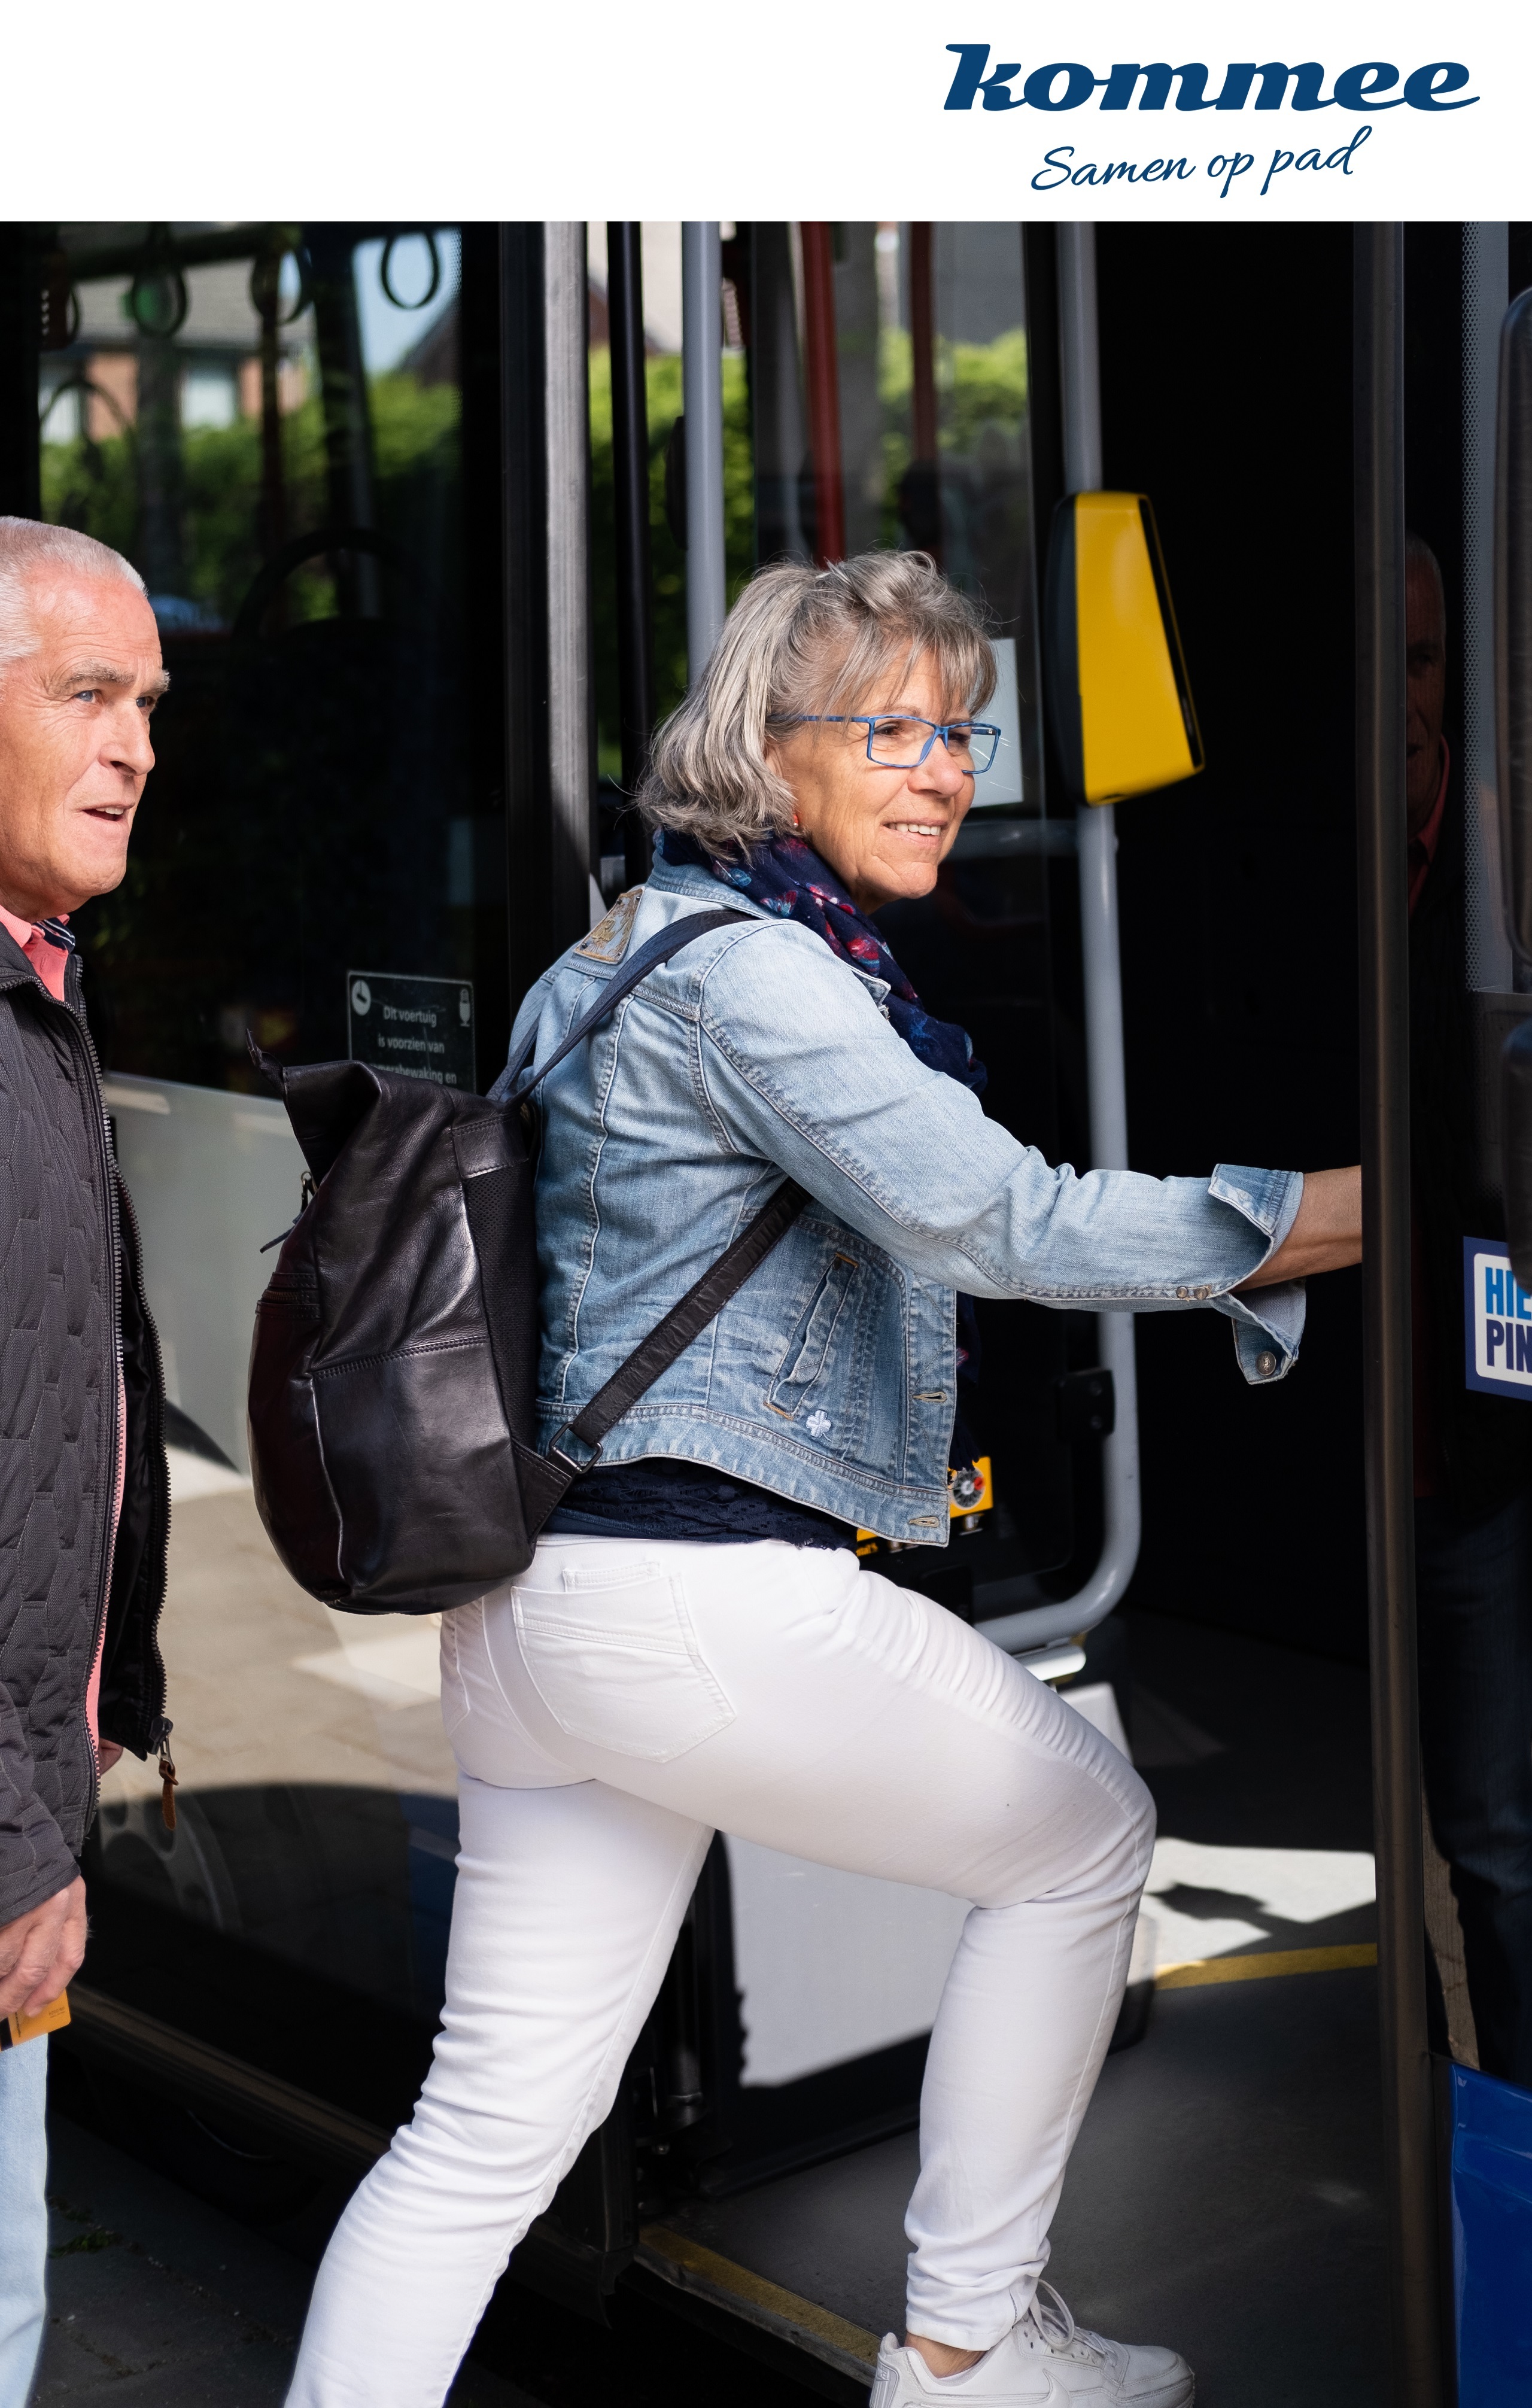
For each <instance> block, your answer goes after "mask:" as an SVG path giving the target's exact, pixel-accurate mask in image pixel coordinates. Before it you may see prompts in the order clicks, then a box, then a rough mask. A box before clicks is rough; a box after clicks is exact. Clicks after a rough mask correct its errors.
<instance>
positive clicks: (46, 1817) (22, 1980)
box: [0, 518, 174, 2408]
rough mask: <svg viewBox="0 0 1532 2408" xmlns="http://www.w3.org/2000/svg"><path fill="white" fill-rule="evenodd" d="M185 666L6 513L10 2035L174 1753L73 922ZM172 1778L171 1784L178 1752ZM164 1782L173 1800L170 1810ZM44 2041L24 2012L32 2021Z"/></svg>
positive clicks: (13, 2104) (2, 1147) (2, 1489)
mask: <svg viewBox="0 0 1532 2408" xmlns="http://www.w3.org/2000/svg"><path fill="white" fill-rule="evenodd" d="M166 682H167V681H166V679H165V671H164V668H163V667H161V663H160V641H159V633H158V630H157V628H156V626H155V624H154V613H153V611H152V610H151V609H150V607H149V604H148V602H147V601H146V599H145V597H144V589H143V584H142V581H141V580H140V578H139V577H138V574H137V572H136V570H135V569H134V568H132V567H131V566H129V564H128V563H127V562H126V561H125V560H123V559H122V558H121V557H120V555H119V554H118V553H117V552H108V551H107V547H106V546H105V544H100V543H95V542H93V540H92V538H90V537H89V536H83V535H77V534H74V533H73V532H71V531H70V530H69V529H67V528H64V527H50V526H40V525H36V524H35V523H33V522H32V521H31V520H28V519H13V518H0V2022H3V2021H5V2020H6V2019H7V2018H9V2019H12V2020H11V2021H10V2023H9V2030H10V2031H12V2032H17V2031H18V2027H19V2025H20V2019H21V2018H22V2017H25V2016H28V2015H35V2014H38V2013H39V2012H40V2011H41V2010H42V2009H43V2008H44V2007H45V2006H47V2005H48V2004H49V2003H50V2001H51V2000H54V1999H56V1998H57V1997H58V1995H59V1992H60V1991H61V1990H62V1989H63V1988H64V1985H65V1984H66V1983H67V1982H68V1981H69V1979H70V1977H71V1975H72V1974H73V1973H74V1971H75V1970H76V1968H77V1967H78V1966H79V1962H80V1959H81V1957H82V1956H83V1954H84V1950H85V1885H84V1883H83V1881H82V1880H81V1878H80V1872H79V1852H80V1849H81V1847H82V1846H83V1844H84V1841H85V1835H86V1832H87V1831H88V1830H89V1829H90V1827H91V1823H92V1821H93V1817H94V1814H95V1809H96V1798H97V1784H98V1778H99V1775H100V1772H101V1771H102V1770H104V1769H105V1768H106V1766H107V1764H108V1763H110V1762H113V1761H115V1759H116V1757H117V1756H119V1755H121V1753H122V1749H123V1748H124V1747H128V1748H131V1749H132V1750H133V1752H134V1754H135V1755H136V1756H147V1755H149V1754H150V1752H151V1751H153V1750H154V1749H156V1748H157V1749H159V1750H161V1751H162V1755H163V1751H164V1749H165V1742H166V1740H167V1738H168V1735H169V1730H170V1726H169V1724H168V1723H167V1722H166V1720H165V1668H164V1665H163V1664H162V1662H161V1659H160V1653H159V1648H158V1646H157V1644H156V1641H155V1625H156V1623H157V1621H158V1618H159V1611H160V1603H161V1598H162V1597H163V1594H164V1588H165V1533H166V1522H167V1512H166V1492H165V1453H164V1447H163V1443H162V1437H161V1428H162V1418H163V1413H162V1407H163V1396H162V1389H161V1382H160V1366H159V1349H158V1346H157V1344H156V1341H155V1338H154V1332H153V1327H152V1325H151V1323H150V1319H149V1316H148V1313H147V1312H146V1311H145V1308H144V1303H143V1298H142V1294H141V1287H140V1280H139V1272H138V1248H137V1240H136V1232H135V1229H134V1224H133V1215H132V1208H131V1206H130V1205H129V1203H128V1199H127V1196H126V1193H125V1191H124V1190H123V1188H122V1184H121V1183H120V1181H119V1179H118V1175H117V1169H116V1166H115V1164H114V1162H113V1159H112V1152H111V1142H110V1136H109V1131H108V1127H107V1117H106V1112H105V1109H104V1107H103V1104H102V1100H101V1080H100V1072H99V1066H98V1064H97V1061H96V1056H95V1049H94V1047H93V1044H92V1042H91V1039H90V1034H89V1032H88V1030H87V1028H86V1025H85V1014H84V1011H83V1010H82V1008H81V1004H80V985H79V963H78V962H77V961H76V960H75V958H74V940H73V939H72V938H71V936H70V934H69V931H68V929H67V927H66V926H65V925H64V921H65V918H66V916H67V914H68V913H70V912H72V911H74V910H78V909H79V906H80V905H81V904H82V903H85V902H87V901H89V899H90V897H91V896H93V895H104V894H107V893H108V892H109V891H110V890H111V889H112V888H113V887H114V886H117V885H119V884H120V883H121V882H122V874H123V871H124V869H125V868H126V866H127V851H128V839H129V836H130V835H131V833H132V829H133V819H134V813H135V812H136V810H137V807H138V801H139V797H140V796H141V795H142V793H143V790H144V780H145V779H146V777H147V776H148V774H149V771H150V767H152V766H153V760H154V755H153V753H152V752H151V751H150V741H149V720H150V712H151V711H152V710H153V708H154V705H155V702H156V701H157V700H158V698H159V696H160V695H161V694H162V693H163V692H164V690H165V684H166ZM162 1770H163V1771H164V1772H165V1774H166V1776H167V1779H170V1778H173V1777H174V1776H173V1774H172V1773H171V1770H170V1766H169V1759H168V1756H165V1757H164V1760H163V1763H162ZM168 1795H169V1792H168V1788H167V1790H166V1797H167V1799H168ZM21 2029H24V2027H21ZM47 2048H48V2042H47V2040H46V2038H31V2039H27V2038H24V2037H20V2035H19V2036H18V2039H17V2042H16V2044H14V2045H11V2046H9V2047H7V2048H6V2049H5V2050H4V2051H0V2408H22V2403H23V2402H24V2401H25V2399H26V2396H27V2393H28V2390H29V2388H30V2386H31V2383H32V2377H33V2372H34V2370H35V2367H36V2358H37V2350H38V2344H39V2343H40V2341H41V2338H42V2325H43V2269H44V2262H45V2257H46V2249H47V2223H46V2213H45V2208H44V2201H43V2176H44V2169H45V2152H44V2136H43V2109H44V2102H45V2093H46V2085H47Z"/></svg>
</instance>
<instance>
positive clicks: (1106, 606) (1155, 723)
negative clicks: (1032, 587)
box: [1074, 494, 1202, 803]
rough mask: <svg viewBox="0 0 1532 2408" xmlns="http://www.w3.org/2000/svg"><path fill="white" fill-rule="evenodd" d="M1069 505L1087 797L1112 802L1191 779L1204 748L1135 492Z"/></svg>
mask: <svg viewBox="0 0 1532 2408" xmlns="http://www.w3.org/2000/svg"><path fill="white" fill-rule="evenodd" d="M1074 507H1075V607H1076V613H1077V622H1076V624H1077V629H1078V640H1079V647H1080V650H1079V675H1080V715H1081V743H1082V750H1083V754H1084V784H1085V800H1086V801H1087V802H1088V803H1114V802H1117V801H1119V800H1120V799H1121V798H1122V797H1123V796H1124V795H1143V794H1149V793H1151V792H1152V791H1153V789H1154V788H1155V787H1156V786H1173V785H1175V784H1177V783H1178V782H1179V781H1180V780H1181V779H1182V778H1191V777H1195V776H1196V772H1197V770H1198V769H1200V768H1201V767H1202V761H1201V748H1200V746H1198V748H1197V751H1196V753H1194V751H1193V747H1192V741H1191V739H1190V738H1189V736H1188V732H1187V720H1188V717H1189V715H1190V705H1189V703H1188V707H1187V709H1186V710H1182V707H1181V681H1178V678H1177V674H1176V670H1177V658H1176V654H1175V653H1174V652H1173V651H1172V646H1173V645H1174V643H1175V632H1174V628H1173V626H1172V625H1167V609H1168V604H1167V609H1165V610H1162V609H1161V603H1160V594H1159V591H1158V589H1157V587H1156V583H1155V577H1154V562H1153V559H1152V557H1151V554H1150V538H1149V534H1148V530H1147V528H1146V525H1145V516H1144V511H1143V509H1142V507H1141V504H1140V500H1139V496H1138V495H1137V494H1077V495H1075V497H1074ZM1193 724H1194V727H1195V722H1194V723H1193Z"/></svg>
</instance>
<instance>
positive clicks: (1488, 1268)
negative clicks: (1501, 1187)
mask: <svg viewBox="0 0 1532 2408" xmlns="http://www.w3.org/2000/svg"><path fill="white" fill-rule="evenodd" d="M1463 1341H1464V1344H1463V1351H1464V1376H1465V1378H1466V1379H1467V1381H1468V1385H1469V1387H1470V1388H1482V1390H1483V1391H1484V1393H1485V1394H1486V1395H1487V1396H1492V1397H1528V1398H1532V1295H1529V1294H1528V1293H1527V1291H1526V1289H1525V1287H1522V1286H1520V1285H1518V1283H1517V1280H1516V1275H1515V1273H1514V1271H1513V1270H1512V1269H1511V1256H1510V1254H1509V1253H1508V1251H1507V1249H1506V1248H1505V1247H1504V1246H1503V1245H1501V1244H1500V1243H1499V1242H1498V1240H1496V1239H1494V1238H1465V1239H1464V1240H1463Z"/></svg>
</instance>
